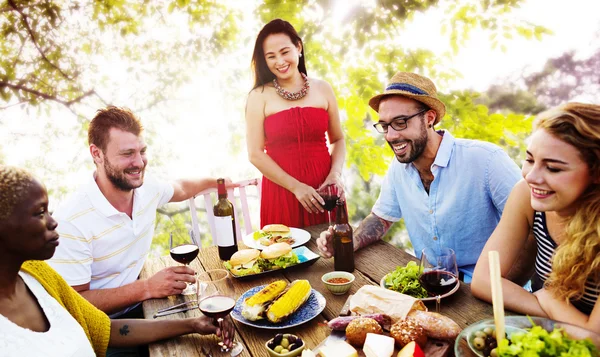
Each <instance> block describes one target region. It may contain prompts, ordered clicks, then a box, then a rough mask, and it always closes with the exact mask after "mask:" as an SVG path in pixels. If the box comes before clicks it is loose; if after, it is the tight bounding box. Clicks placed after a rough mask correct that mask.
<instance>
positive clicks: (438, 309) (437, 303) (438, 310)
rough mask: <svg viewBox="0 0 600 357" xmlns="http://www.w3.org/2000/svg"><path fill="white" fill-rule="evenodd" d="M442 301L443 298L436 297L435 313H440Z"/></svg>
mask: <svg viewBox="0 0 600 357" xmlns="http://www.w3.org/2000/svg"><path fill="white" fill-rule="evenodd" d="M441 299H442V297H441V296H440V295H438V296H436V297H435V312H437V313H439V312H440V300H441Z"/></svg>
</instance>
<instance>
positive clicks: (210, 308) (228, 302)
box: [197, 269, 243, 356]
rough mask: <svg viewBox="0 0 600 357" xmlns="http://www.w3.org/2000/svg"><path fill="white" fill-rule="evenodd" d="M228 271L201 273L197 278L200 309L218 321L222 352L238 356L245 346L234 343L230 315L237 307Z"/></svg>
mask: <svg viewBox="0 0 600 357" xmlns="http://www.w3.org/2000/svg"><path fill="white" fill-rule="evenodd" d="M231 279H232V278H231V275H230V274H229V272H228V271H227V270H224V269H214V270H208V271H206V272H203V273H199V274H198V277H197V282H198V283H197V285H198V287H197V291H198V308H199V309H200V312H202V314H204V315H205V316H207V317H210V318H213V319H216V322H217V324H218V330H217V335H218V336H219V337H220V338H221V341H220V342H219V345H220V346H221V351H222V352H230V355H231V356H237V355H238V354H239V353H240V352H241V351H242V349H243V346H242V345H241V344H239V343H236V342H234V340H233V337H234V332H235V330H234V328H233V323H232V322H231V318H228V315H229V313H230V312H231V311H232V310H233V308H234V307H235V292H234V288H233V282H232V281H231Z"/></svg>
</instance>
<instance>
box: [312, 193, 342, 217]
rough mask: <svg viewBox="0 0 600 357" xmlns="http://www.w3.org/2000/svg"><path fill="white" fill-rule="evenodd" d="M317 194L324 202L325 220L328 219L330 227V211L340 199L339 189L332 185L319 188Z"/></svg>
mask: <svg viewBox="0 0 600 357" xmlns="http://www.w3.org/2000/svg"><path fill="white" fill-rule="evenodd" d="M317 193H318V194H319V195H320V196H321V197H322V198H323V201H325V205H323V208H324V209H325V210H326V211H327V218H328V219H329V225H330V226H331V211H333V209H334V208H335V203H336V202H337V200H339V199H340V193H341V192H340V189H339V187H337V186H336V185H334V184H331V185H327V186H323V187H321V189H319V190H318V191H317Z"/></svg>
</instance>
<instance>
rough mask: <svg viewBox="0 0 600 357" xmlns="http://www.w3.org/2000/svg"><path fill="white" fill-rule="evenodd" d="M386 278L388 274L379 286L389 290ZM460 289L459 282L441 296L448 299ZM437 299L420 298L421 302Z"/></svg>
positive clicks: (433, 297)
mask: <svg viewBox="0 0 600 357" xmlns="http://www.w3.org/2000/svg"><path fill="white" fill-rule="evenodd" d="M386 276H387V274H386V275H384V276H383V278H381V281H380V282H379V286H381V287H382V288H384V289H387V286H386V285H385V277H386ZM458 288H460V282H458V284H456V286H455V287H454V289H452V290H450V291H448V292H447V293H445V294H444V295H440V298H442V299H443V298H445V297H448V296H450V295H452V294H454V293H455V292H457V291H458ZM435 299H436V297H435V296H432V297H426V298H420V299H419V300H421V301H435Z"/></svg>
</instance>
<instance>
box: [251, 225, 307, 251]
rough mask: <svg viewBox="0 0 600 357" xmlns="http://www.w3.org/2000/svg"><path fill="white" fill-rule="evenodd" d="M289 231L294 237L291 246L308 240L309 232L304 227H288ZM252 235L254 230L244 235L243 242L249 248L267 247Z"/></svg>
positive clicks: (296, 245) (293, 246)
mask: <svg viewBox="0 0 600 357" xmlns="http://www.w3.org/2000/svg"><path fill="white" fill-rule="evenodd" d="M290 231H291V232H292V238H294V244H292V248H295V247H299V246H301V245H304V244H306V243H308V241H309V240H310V233H308V232H307V231H305V230H304V229H300V228H291V227H290ZM253 236H254V232H252V233H250V234H248V235H246V236H244V244H245V245H247V246H248V247H249V248H256V249H260V250H263V249H265V248H266V247H267V246H266V245H262V244H260V243H259V241H258V240H254V237H253Z"/></svg>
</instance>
